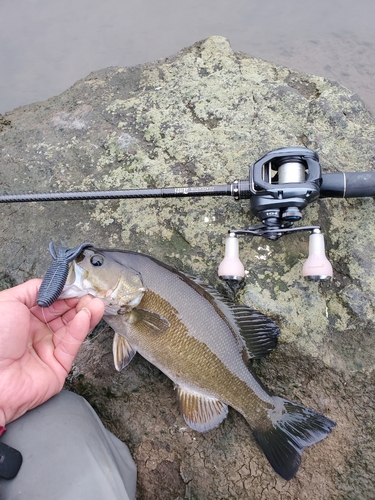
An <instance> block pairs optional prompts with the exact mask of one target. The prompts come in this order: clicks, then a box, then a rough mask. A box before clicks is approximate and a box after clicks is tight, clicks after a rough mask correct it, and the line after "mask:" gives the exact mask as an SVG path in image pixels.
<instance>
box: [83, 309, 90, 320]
mask: <svg viewBox="0 0 375 500" xmlns="http://www.w3.org/2000/svg"><path fill="white" fill-rule="evenodd" d="M81 311H85V312H86V314H87V316H88V317H89V318H90V319H91V311H90V309H87V307H82V309H81Z"/></svg>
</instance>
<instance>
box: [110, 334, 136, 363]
mask: <svg viewBox="0 0 375 500" xmlns="http://www.w3.org/2000/svg"><path fill="white" fill-rule="evenodd" d="M136 352H137V351H136V350H135V349H133V348H132V346H131V345H130V344H129V342H128V341H127V340H126V338H125V337H123V336H122V335H119V334H118V333H115V336H114V337H113V361H114V363H115V368H116V370H117V371H119V372H120V371H121V370H122V369H123V368H125V366H128V364H129V363H130V361H131V360H132V359H133V357H134V355H135V353H136Z"/></svg>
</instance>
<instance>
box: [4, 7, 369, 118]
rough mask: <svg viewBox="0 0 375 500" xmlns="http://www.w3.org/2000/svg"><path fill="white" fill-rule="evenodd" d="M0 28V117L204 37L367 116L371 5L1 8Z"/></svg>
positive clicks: (163, 54)
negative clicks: (318, 85) (349, 101)
mask: <svg viewBox="0 0 375 500" xmlns="http://www.w3.org/2000/svg"><path fill="white" fill-rule="evenodd" d="M0 19H1V21H2V22H1V25H2V28H1V31H0V113H4V112H5V111H8V110H11V109H13V108H14V107H17V106H20V105H23V104H29V103H31V102H35V101H40V100H44V99H47V98H49V97H52V96H53V95H56V94H59V93H61V92H62V91H64V90H65V89H67V88H68V87H69V86H70V85H72V84H73V83H74V82H76V81H77V80H78V79H80V78H83V77H85V76H87V75H88V74H89V73H90V72H91V71H95V70H98V69H101V68H105V67H108V66H112V65H115V66H132V65H135V64H140V63H144V62H146V61H154V60H156V59H158V58H162V57H165V56H168V55H172V54H174V53H176V52H178V51H179V50H181V49H182V48H183V47H186V46H189V45H192V44H193V43H194V42H196V41H198V40H202V39H204V38H207V37H208V36H211V35H222V36H225V37H227V38H228V39H229V41H230V42H231V45H232V47H233V49H234V50H236V51H237V50H238V51H243V52H246V53H248V54H250V55H253V56H256V57H260V58H262V59H266V60H268V61H273V62H275V63H277V64H281V65H285V66H288V67H290V68H293V69H296V70H299V71H303V72H307V73H313V74H317V75H320V76H325V77H328V78H331V79H334V80H337V81H338V82H340V83H341V84H343V85H345V86H346V87H348V88H350V89H351V90H353V91H355V92H356V93H358V94H359V96H360V97H361V98H362V99H363V100H364V101H365V102H366V104H367V105H368V107H369V108H370V109H371V110H372V112H375V96H374V92H373V89H374V83H373V80H374V68H375V53H374V47H375V30H374V19H375V2H373V1H371V0H357V1H356V2H348V1H347V0H315V1H314V2H311V1H306V0H283V1H282V2H280V0H262V1H260V0H205V1H204V2H202V0H199V1H198V0H184V1H183V2H179V1H176V0H158V1H155V0H137V2H130V1H129V0H105V1H104V0H54V1H53V2H51V1H50V0H2V1H1V3H0Z"/></svg>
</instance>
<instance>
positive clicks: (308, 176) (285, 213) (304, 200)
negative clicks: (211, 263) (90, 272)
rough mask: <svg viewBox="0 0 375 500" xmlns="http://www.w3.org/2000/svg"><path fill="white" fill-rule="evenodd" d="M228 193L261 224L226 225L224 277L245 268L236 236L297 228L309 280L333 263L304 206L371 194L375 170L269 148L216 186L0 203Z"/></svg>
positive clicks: (273, 234) (326, 274) (323, 275)
mask: <svg viewBox="0 0 375 500" xmlns="http://www.w3.org/2000/svg"><path fill="white" fill-rule="evenodd" d="M203 196H231V197H233V198H234V199H235V200H244V199H248V200H249V201H250V209H251V212H252V214H253V215H255V216H256V217H257V218H258V219H259V220H260V221H261V224H260V225H258V226H251V227H248V228H247V229H230V230H229V232H228V237H227V239H226V244H225V256H224V259H223V261H222V262H221V263H220V266H219V276H220V277H221V278H222V279H224V280H234V281H241V280H242V279H243V278H244V266H243V264H242V263H241V261H240V259H239V250H238V248H239V246H238V236H240V235H246V236H260V237H264V238H267V239H269V240H277V239H278V238H280V237H281V236H284V235H286V234H291V233H294V232H298V231H310V233H311V234H310V238H309V257H308V259H307V261H306V262H305V264H304V266H303V272H302V274H303V276H304V277H305V278H307V279H309V280H313V281H319V280H328V279H330V278H331V277H332V266H331V264H330V263H329V261H328V259H327V258H326V256H325V246H324V239H323V235H322V233H321V228H320V226H297V227H294V223H295V222H298V221H300V220H301V219H302V210H303V209H304V208H305V207H306V206H307V205H308V204H310V203H312V202H314V201H316V200H317V199H318V198H357V197H368V196H375V172H334V173H327V174H323V173H322V170H321V166H320V163H319V157H318V155H317V153H316V152H314V151H312V150H310V149H307V148H304V147H286V148H280V149H276V150H273V151H270V152H269V153H267V154H266V155H264V156H263V157H261V158H260V159H259V160H258V161H256V162H255V163H254V164H252V165H250V167H249V177H248V179H246V180H235V181H234V182H232V183H231V184H223V185H217V186H195V187H191V186H189V187H167V188H160V189H125V190H119V191H76V192H60V193H39V194H38V193H32V194H14V195H11V194H4V195H0V203H19V202H46V201H72V200H109V199H135V198H183V197H203Z"/></svg>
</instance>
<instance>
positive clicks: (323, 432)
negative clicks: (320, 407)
mask: <svg viewBox="0 0 375 500" xmlns="http://www.w3.org/2000/svg"><path fill="white" fill-rule="evenodd" d="M274 400H275V403H276V404H275V408H274V409H273V410H269V411H268V412H269V418H270V426H269V428H268V429H265V428H264V426H263V428H262V429H261V430H259V429H254V428H253V433H254V436H255V439H256V440H257V442H258V444H259V445H260V447H261V448H262V451H263V452H264V454H265V455H266V457H267V459H268V461H269V462H270V464H271V465H272V467H273V468H274V470H275V471H276V472H277V473H278V474H280V476H281V477H283V478H284V479H286V480H287V481H288V480H290V479H292V478H293V477H294V476H295V475H296V473H297V470H298V468H299V466H300V463H301V456H302V451H303V449H304V448H305V447H306V446H310V445H312V444H315V443H317V442H318V441H321V440H322V439H324V438H325V437H326V436H327V435H328V434H329V433H330V432H331V430H332V429H333V428H334V427H335V425H336V424H335V423H334V422H332V420H330V419H329V418H327V417H325V416H324V415H321V414H320V413H317V412H316V411H314V410H310V409H308V408H305V407H303V406H301V405H299V404H296V403H292V402H291V401H288V400H286V399H282V398H279V397H277V396H275V397H274ZM249 423H250V422H249Z"/></svg>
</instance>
